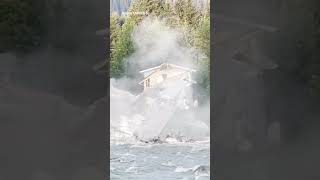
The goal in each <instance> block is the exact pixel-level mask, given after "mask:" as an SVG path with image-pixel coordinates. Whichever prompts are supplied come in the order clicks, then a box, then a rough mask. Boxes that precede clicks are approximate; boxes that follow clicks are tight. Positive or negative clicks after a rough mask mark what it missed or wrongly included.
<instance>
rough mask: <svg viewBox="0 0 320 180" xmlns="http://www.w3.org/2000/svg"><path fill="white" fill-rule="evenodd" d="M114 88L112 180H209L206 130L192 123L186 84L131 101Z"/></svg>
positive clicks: (195, 109)
mask: <svg viewBox="0 0 320 180" xmlns="http://www.w3.org/2000/svg"><path fill="white" fill-rule="evenodd" d="M113 82H114V81H113V80H112V81H111V85H110V100H111V132H110V140H111V162H110V164H111V169H110V171H111V179H150V178H151V179H159V180H160V179H161V180H163V179H168V180H169V179H172V180H173V179H186V180H187V179H188V180H189V179H190V180H191V179H194V180H195V179H199V180H200V179H210V177H209V174H210V169H209V164H210V163H209V159H210V152H209V150H210V145H209V142H210V140H209V127H208V125H207V124H206V123H204V122H203V121H201V119H197V117H200V118H201V116H198V114H197V113H198V111H199V109H200V108H201V107H196V106H194V105H193V102H192V88H191V86H190V84H189V83H187V82H185V81H174V82H167V83H166V84H164V86H165V87H166V88H158V89H150V90H148V91H144V92H143V93H141V94H139V95H133V94H131V93H129V92H127V91H124V90H120V89H117V88H116V87H115V86H114V85H113V84H112V83H113ZM207 113H209V112H207ZM207 116H209V114H207ZM202 117H203V116H202ZM154 139H158V141H155V140H154ZM152 140H153V141H152ZM191 140H192V141H191Z"/></svg>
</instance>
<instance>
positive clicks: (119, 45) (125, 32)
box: [110, 20, 135, 77]
mask: <svg viewBox="0 0 320 180" xmlns="http://www.w3.org/2000/svg"><path fill="white" fill-rule="evenodd" d="M113 23H116V21H114V22H113ZM111 26H112V27H113V28H114V29H113V30H115V31H114V32H112V33H111V38H112V44H111V62H110V64H111V77H120V76H122V75H123V74H124V73H125V69H126V67H125V64H126V63H125V58H126V57H128V56H129V55H130V54H131V53H133V52H134V48H133V43H132V40H131V34H132V31H133V29H134V27H135V22H134V21H132V20H127V21H126V22H125V23H124V24H123V25H122V27H121V28H120V27H117V25H115V24H113V25H111ZM116 34H117V36H115V35H116Z"/></svg>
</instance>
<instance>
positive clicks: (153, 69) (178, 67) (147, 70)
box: [139, 63, 196, 84]
mask: <svg viewBox="0 0 320 180" xmlns="http://www.w3.org/2000/svg"><path fill="white" fill-rule="evenodd" d="M163 65H168V66H171V67H174V68H177V69H182V70H184V71H189V72H195V71H196V70H194V69H190V68H186V67H182V66H178V65H174V64H169V63H163V64H161V65H159V66H156V67H153V68H149V69H145V70H142V71H140V73H148V75H147V76H146V77H144V79H143V80H142V81H140V82H139V84H142V83H143V82H144V81H145V80H146V79H147V78H148V77H150V76H151V75H153V74H154V73H155V72H157V70H159V69H160V68H161V67H162V66H163Z"/></svg>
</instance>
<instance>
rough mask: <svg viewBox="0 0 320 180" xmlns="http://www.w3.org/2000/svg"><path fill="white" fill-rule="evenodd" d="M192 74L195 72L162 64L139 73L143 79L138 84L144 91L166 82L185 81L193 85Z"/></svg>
mask: <svg viewBox="0 0 320 180" xmlns="http://www.w3.org/2000/svg"><path fill="white" fill-rule="evenodd" d="M192 72H195V70H194V69H190V68H186V67H182V66H178V65H174V64H169V63H163V64H161V65H159V66H156V67H153V68H149V69H145V70H142V71H140V73H142V74H143V75H144V79H143V80H142V81H141V82H139V84H140V85H143V87H144V90H146V89H149V88H157V87H160V86H161V85H162V84H163V82H164V81H166V80H185V81H188V82H191V83H195V82H194V81H193V80H192V78H191V74H192Z"/></svg>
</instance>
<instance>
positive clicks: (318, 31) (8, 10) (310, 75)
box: [0, 0, 320, 95]
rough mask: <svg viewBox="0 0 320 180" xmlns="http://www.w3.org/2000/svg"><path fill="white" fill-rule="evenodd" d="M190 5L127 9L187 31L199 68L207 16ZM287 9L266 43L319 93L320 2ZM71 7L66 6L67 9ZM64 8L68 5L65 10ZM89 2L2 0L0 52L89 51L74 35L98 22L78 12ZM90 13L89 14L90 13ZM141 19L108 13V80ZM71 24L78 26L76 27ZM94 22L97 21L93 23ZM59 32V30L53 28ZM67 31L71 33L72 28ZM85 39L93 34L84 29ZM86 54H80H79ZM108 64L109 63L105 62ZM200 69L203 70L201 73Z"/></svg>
mask: <svg viewBox="0 0 320 180" xmlns="http://www.w3.org/2000/svg"><path fill="white" fill-rule="evenodd" d="M190 2H191V1H190V0H180V1H178V3H177V4H176V5H174V6H170V5H168V4H166V3H163V2H162V1H157V2H156V3H155V1H152V0H139V1H136V3H134V4H133V5H132V7H131V8H130V11H131V12H134V11H144V12H148V13H149V14H150V15H154V16H158V17H166V16H171V17H174V18H171V19H170V21H168V25H170V26H179V27H182V28H184V29H187V30H188V31H189V32H190V33H189V32H188V33H186V35H187V39H188V42H189V43H190V46H194V47H196V48H198V49H200V50H201V51H203V52H204V53H205V54H206V55H207V60H206V61H204V66H206V67H207V66H208V63H209V59H210V57H212V54H211V56H210V46H209V44H210V40H209V39H211V41H212V40H213V41H214V37H211V38H210V35H209V32H210V18H209V17H210V15H209V8H208V9H207V10H206V11H197V10H196V9H195V8H194V7H193V6H190ZM281 2H282V1H281ZM286 2H287V6H288V7H287V9H288V14H287V15H288V17H289V16H290V18H289V20H288V22H287V23H286V24H283V25H282V26H281V27H280V33H278V35H277V36H276V37H273V40H272V41H271V42H269V46H270V47H272V48H271V49H273V53H274V54H278V55H279V56H287V55H288V53H287V54H286V52H295V56H294V59H296V63H295V66H294V67H293V65H291V63H292V62H283V63H284V64H286V65H288V66H290V67H291V68H290V69H288V70H289V71H290V73H292V75H294V76H296V78H298V79H299V80H301V81H302V82H304V83H306V84H307V86H308V88H309V89H310V92H311V93H312V94H314V95H316V94H320V53H319V48H320V11H319V9H318V8H317V7H319V2H318V1H316V0H312V1H307V2H306V1H302V0H299V1H286ZM70 4H71V5H70ZM68 6H73V7H72V8H71V10H70V8H69V7H68ZM92 6H93V3H92V5H89V4H88V3H84V2H82V1H81V2H78V4H77V5H75V4H73V5H72V3H69V4H67V3H65V2H64V1H62V0H57V1H50V0H48V1H34V0H2V1H1V2H0V52H7V51H10V52H15V53H16V54H19V55H21V56H25V55H27V54H30V53H32V52H34V51H37V50H38V49H39V48H43V47H47V46H48V44H50V45H51V46H52V47H53V48H56V49H60V50H61V51H66V52H75V51H77V52H80V50H79V46H81V50H82V49H83V50H85V49H89V48H90V46H89V45H85V43H84V42H83V41H84V40H85V39H83V38H81V37H84V36H83V35H84V34H85V33H83V32H81V33H80V32H77V34H78V36H72V34H74V33H75V32H76V31H79V29H81V27H82V26H81V24H83V23H87V24H93V21H94V20H95V19H98V18H95V19H93V18H91V19H90V18H88V17H87V16H86V15H85V14H82V15H80V13H78V12H82V11H83V10H85V9H86V10H89V11H88V12H93V10H92V9H93V8H92ZM90 8H91V10H90ZM102 18H105V17H101V18H100V19H102ZM141 18H142V17H141V16H130V17H126V18H125V17H120V16H118V15H116V14H112V15H111V18H110V29H111V51H112V52H111V61H110V65H111V69H110V70H111V77H121V76H123V75H124V74H123V73H124V64H125V63H124V62H123V60H124V57H127V56H129V55H130V54H131V53H132V52H133V51H134V49H133V47H132V44H131V40H130V32H131V31H132V29H133V28H134V26H136V25H137V24H138V23H139V22H140V21H141ZM75 20H77V21H79V22H75ZM96 21H98V20H96ZM56 27H59V28H56ZM71 27H72V28H71ZM86 32H87V34H88V33H89V32H90V33H94V29H92V31H91V30H90V31H89V30H87V31H86ZM280 47H285V48H282V49H281V48H280ZM280 49H281V50H280ZM84 52H85V51H84ZM107 59H108V58H107ZM204 69H205V68H204ZM206 75H208V72H203V78H202V82H201V84H202V85H203V86H204V87H208V85H209V78H208V77H206Z"/></svg>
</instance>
